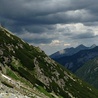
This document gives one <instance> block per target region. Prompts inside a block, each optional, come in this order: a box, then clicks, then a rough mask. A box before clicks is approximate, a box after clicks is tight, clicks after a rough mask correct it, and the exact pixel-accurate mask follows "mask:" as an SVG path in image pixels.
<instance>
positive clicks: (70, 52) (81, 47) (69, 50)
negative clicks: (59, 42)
mask: <svg viewBox="0 0 98 98" xmlns="http://www.w3.org/2000/svg"><path fill="white" fill-rule="evenodd" d="M94 47H96V45H95V44H93V45H91V46H90V47H86V46H84V45H83V44H80V45H79V46H77V47H75V48H74V47H70V48H65V49H63V50H60V51H57V52H55V53H53V54H52V55H50V57H51V58H52V59H57V58H58V59H59V58H61V57H64V56H71V55H74V54H76V53H78V52H79V51H81V50H86V49H92V48H94Z"/></svg>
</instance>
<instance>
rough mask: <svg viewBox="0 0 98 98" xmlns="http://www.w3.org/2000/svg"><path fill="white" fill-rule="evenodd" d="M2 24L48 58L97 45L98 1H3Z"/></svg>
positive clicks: (0, 14) (0, 13) (0, 11)
mask: <svg viewBox="0 0 98 98" xmlns="http://www.w3.org/2000/svg"><path fill="white" fill-rule="evenodd" d="M0 23H1V24H2V25H3V26H4V27H6V28H7V29H9V30H10V31H12V32H13V33H14V34H16V35H17V36H19V37H20V38H22V39H23V40H25V41H27V42H28V43H30V44H32V45H35V46H39V47H40V48H41V49H42V50H44V51H45V52H46V54H48V55H50V54H52V53H54V52H56V51H58V50H62V49H64V48H67V47H76V46H77V45H79V44H84V45H86V46H90V45H92V44H96V45H98V0H0Z"/></svg>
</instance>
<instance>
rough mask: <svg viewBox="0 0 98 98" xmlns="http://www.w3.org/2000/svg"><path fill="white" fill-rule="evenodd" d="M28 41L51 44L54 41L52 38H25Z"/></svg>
mask: <svg viewBox="0 0 98 98" xmlns="http://www.w3.org/2000/svg"><path fill="white" fill-rule="evenodd" d="M24 40H25V41H26V42H28V43H32V44H33V43H34V44H49V43H51V41H52V38H50V39H47V38H33V39H24Z"/></svg>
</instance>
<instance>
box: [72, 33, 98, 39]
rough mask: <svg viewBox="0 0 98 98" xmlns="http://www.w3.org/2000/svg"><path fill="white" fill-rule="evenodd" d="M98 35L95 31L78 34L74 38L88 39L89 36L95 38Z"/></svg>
mask: <svg viewBox="0 0 98 98" xmlns="http://www.w3.org/2000/svg"><path fill="white" fill-rule="evenodd" d="M95 37H98V35H94V33H93V32H86V33H82V34H77V35H75V36H73V37H72V39H87V38H95Z"/></svg>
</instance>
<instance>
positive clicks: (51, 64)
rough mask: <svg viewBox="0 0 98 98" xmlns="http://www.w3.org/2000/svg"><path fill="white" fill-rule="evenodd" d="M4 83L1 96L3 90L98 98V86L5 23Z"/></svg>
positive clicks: (0, 75) (0, 63)
mask: <svg viewBox="0 0 98 98" xmlns="http://www.w3.org/2000/svg"><path fill="white" fill-rule="evenodd" d="M0 87H1V89H0V93H1V94H0V96H2V93H3V94H4V93H7V96H9V94H11V96H14V95H12V93H13V94H15V96H16V95H17V94H18V95H19V96H21V95H20V94H22V96H23V95H24V96H25V95H26V96H28V97H29V98H98V90H96V89H94V88H93V87H92V86H90V85H88V84H87V83H84V82H83V81H81V80H80V79H79V78H77V77H76V76H74V75H73V74H72V73H70V72H69V71H68V70H67V69H65V68H64V67H62V66H61V65H59V64H58V63H56V62H55V61H53V60H52V59H51V58H50V57H48V56H47V55H46V54H45V53H44V52H43V51H42V50H40V48H38V47H34V46H32V45H29V44H28V43H26V42H24V41H23V40H21V39H20V38H18V37H17V36H15V35H13V34H12V33H11V32H9V31H8V30H7V29H5V28H3V27H0ZM6 88H7V89H6ZM2 89H3V90H2ZM4 96H6V94H5V95H4ZM19 96H18V97H19ZM23 98H24V97H23Z"/></svg>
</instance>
